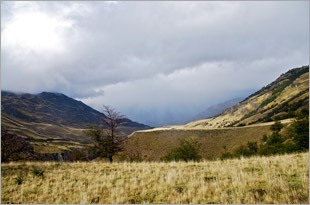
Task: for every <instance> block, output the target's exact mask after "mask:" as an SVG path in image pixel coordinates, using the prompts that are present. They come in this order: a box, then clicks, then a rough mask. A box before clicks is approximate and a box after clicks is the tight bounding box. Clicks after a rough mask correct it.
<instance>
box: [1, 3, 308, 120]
mask: <svg viewBox="0 0 310 205" xmlns="http://www.w3.org/2000/svg"><path fill="white" fill-rule="evenodd" d="M1 4H2V5H1V6H2V10H1V42H2V44H1V60H2V61H1V74H2V75H1V82H2V85H1V86H2V89H6V90H11V91H18V92H30V93H37V92H41V91H56V92H62V93H65V94H67V95H69V96H71V97H74V98H77V99H80V100H82V101H84V102H85V103H87V104H89V105H91V106H93V107H94V108H97V109H99V110H101V108H102V104H110V105H112V106H114V107H115V108H117V109H118V110H120V111H121V112H123V113H124V114H126V115H127V116H128V117H129V118H131V119H133V120H137V121H140V122H143V123H147V124H150V125H154V126H158V125H164V124H176V123H184V122H186V121H187V120H188V119H190V118H191V117H192V116H195V115H196V114H197V113H199V112H200V111H201V110H204V109H205V108H206V107H208V106H210V105H212V104H215V103H219V102H222V101H225V100H228V99H231V98H234V97H246V95H248V94H250V93H251V92H252V91H254V90H257V89H259V88H261V87H262V86H264V85H266V84H267V83H269V82H271V81H273V80H274V79H275V78H276V77H277V76H278V75H280V74H281V73H283V72H285V71H287V70H288V69H290V68H293V67H298V66H302V65H306V64H309V63H308V55H309V32H308V31H309V20H308V19H309V10H308V7H309V3H308V2H1Z"/></svg>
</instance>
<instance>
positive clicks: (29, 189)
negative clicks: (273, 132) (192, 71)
mask: <svg viewBox="0 0 310 205" xmlns="http://www.w3.org/2000/svg"><path fill="white" fill-rule="evenodd" d="M33 169H41V170H43V171H44V173H43V176H39V175H40V174H38V173H37V174H36V175H37V176H34V174H33ZM1 171H2V176H1V180H2V183H1V192H2V195H1V200H2V203H36V204H40V203H45V204H46V203H48V204H50V203H51V204H59V203H64V204H65V203H72V204H89V203H107V204H108V203H114V204H115V203H116V204H122V203H169V204H176V203H196V204H199V203H203V204H205V203H221V204H224V203H284V204H286V203H289V204H293V203H295V204H296V203H297V204H300V203H308V202H309V153H303V154H292V155H282V156H273V157H253V158H248V159H240V160H237V159H236V160H227V161H206V162H199V163H195V162H188V163H184V162H179V163H177V162H171V163H158V162H157V163H156V162H141V163H113V164H109V163H102V162H101V163H100V162H80V163H79V162H78V163H56V162H43V163H39V162H37V163H35V162H28V163H10V164H2V170H1ZM19 176H22V183H21V184H20V185H18V184H17V182H18V180H17V179H18V177H19Z"/></svg>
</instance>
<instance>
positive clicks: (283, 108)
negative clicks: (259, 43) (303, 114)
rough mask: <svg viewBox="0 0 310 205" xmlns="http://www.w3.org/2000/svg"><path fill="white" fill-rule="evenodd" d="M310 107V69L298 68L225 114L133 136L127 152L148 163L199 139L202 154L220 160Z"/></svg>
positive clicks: (307, 67)
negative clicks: (187, 140) (186, 140)
mask: <svg viewBox="0 0 310 205" xmlns="http://www.w3.org/2000/svg"><path fill="white" fill-rule="evenodd" d="M308 106H309V66H304V67H301V68H295V69H292V70H290V71H288V72H287V73H285V74H283V75H281V76H280V77H279V78H278V79H277V80H276V81H274V82H272V83H271V84H269V85H267V86H266V87H264V88H262V89H261V90H259V91H258V92H256V93H254V94H252V95H251V96H249V97H248V98H246V99H244V100H243V101H242V102H240V103H238V104H237V105H235V106H233V107H232V108H229V109H227V110H225V111H224V112H223V113H222V114H220V115H218V116H216V117H213V118H210V119H204V120H199V121H194V122H190V123H188V124H186V125H176V126H166V127H161V128H155V129H150V130H143V131H137V132H134V133H133V134H131V136H130V139H129V141H128V144H127V153H128V154H129V155H132V156H133V157H139V158H142V159H145V160H158V159H160V157H162V156H164V155H165V154H166V153H168V151H169V150H170V149H171V148H173V147H176V146H177V145H178V140H179V139H183V138H197V139H198V141H199V142H200V143H201V144H202V147H201V151H200V152H201V153H200V154H201V155H202V156H203V157H205V158H210V157H219V156H220V155H221V153H222V152H223V151H224V150H223V146H226V147H227V151H232V150H234V148H236V147H237V146H240V145H241V144H246V143H247V142H248V141H257V142H258V141H260V140H261V139H262V136H263V135H264V134H270V133H271V131H270V126H271V125H272V124H273V123H274V122H273V121H274V120H281V121H282V123H283V124H285V126H287V125H289V124H290V123H291V121H292V119H293V118H294V117H295V115H296V112H297V111H299V110H300V109H302V108H303V107H308ZM284 132H285V129H284Z"/></svg>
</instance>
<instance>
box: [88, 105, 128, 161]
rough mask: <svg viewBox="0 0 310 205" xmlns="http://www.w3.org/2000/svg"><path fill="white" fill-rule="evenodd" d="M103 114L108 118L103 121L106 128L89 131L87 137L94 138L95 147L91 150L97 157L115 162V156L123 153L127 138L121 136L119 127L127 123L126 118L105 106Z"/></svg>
mask: <svg viewBox="0 0 310 205" xmlns="http://www.w3.org/2000/svg"><path fill="white" fill-rule="evenodd" d="M103 107H104V111H103V113H104V114H105V115H106V116H107V118H104V119H102V120H103V124H104V127H106V128H101V129H100V128H96V129H94V128H93V129H90V130H88V131H87V133H86V134H87V135H88V136H90V137H92V138H93V140H94V145H93V146H92V147H91V148H90V149H91V150H92V151H93V153H94V155H95V156H97V157H106V158H108V159H109V161H110V162H113V156H114V155H115V154H116V153H118V152H120V151H122V147H121V144H122V143H123V141H124V140H125V137H124V136H122V135H120V133H119V130H118V127H119V125H120V124H121V123H122V122H123V121H125V119H126V118H125V116H124V115H122V114H120V113H119V112H117V111H116V110H115V109H114V108H112V107H110V106H107V105H104V106H103Z"/></svg>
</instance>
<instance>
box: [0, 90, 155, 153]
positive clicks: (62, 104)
mask: <svg viewBox="0 0 310 205" xmlns="http://www.w3.org/2000/svg"><path fill="white" fill-rule="evenodd" d="M102 119H107V116H105V115H104V114H103V113H101V112H98V111H97V110H94V109H93V108H91V107H89V106H87V105H85V104H84V103H82V102H81V101H77V100H74V99H72V98H70V97H68V96H66V95H64V94H61V93H51V92H42V93H40V94H36V95H33V94H17V93H12V92H7V91H1V126H4V127H6V128H7V129H9V131H10V132H11V133H15V134H17V135H18V136H21V137H23V138H25V139H26V140H28V141H29V142H31V143H32V144H33V146H34V149H35V151H37V152H39V153H59V152H62V151H64V150H67V151H68V150H71V149H73V148H83V147H85V145H86V144H88V143H89V142H90V139H89V138H88V137H87V136H85V133H84V129H85V128H86V127H87V126H88V125H90V124H97V125H101V124H102ZM150 128H151V127H150V126H147V125H143V124H140V123H137V122H133V121H131V120H130V119H126V120H125V121H124V122H123V123H122V124H121V125H120V131H121V133H123V134H126V135H128V134H130V133H132V132H134V131H136V130H143V129H150Z"/></svg>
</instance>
